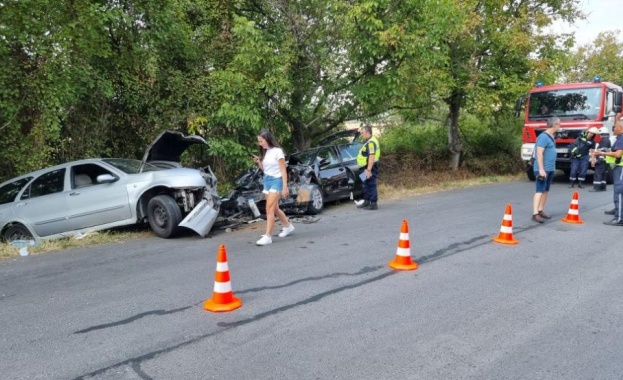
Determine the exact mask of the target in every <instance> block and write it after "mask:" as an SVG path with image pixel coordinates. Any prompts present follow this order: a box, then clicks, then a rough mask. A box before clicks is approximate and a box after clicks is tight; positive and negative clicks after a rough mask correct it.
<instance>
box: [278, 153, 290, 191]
mask: <svg viewBox="0 0 623 380" xmlns="http://www.w3.org/2000/svg"><path fill="white" fill-rule="evenodd" d="M279 169H281V180H282V181H283V190H282V191H281V195H283V196H284V197H287V196H288V195H290V189H288V171H287V170H286V160H285V159H284V158H280V159H279Z"/></svg>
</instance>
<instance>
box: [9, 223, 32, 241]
mask: <svg viewBox="0 0 623 380" xmlns="http://www.w3.org/2000/svg"><path fill="white" fill-rule="evenodd" d="M2 238H3V239H4V241H6V242H9V243H10V242H12V241H15V240H31V239H32V234H31V233H30V231H29V230H28V228H26V227H25V226H23V225H21V224H14V225H12V226H11V227H9V228H7V230H6V231H4V233H3V234H2Z"/></svg>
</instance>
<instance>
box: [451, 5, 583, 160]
mask: <svg viewBox="0 0 623 380" xmlns="http://www.w3.org/2000/svg"><path fill="white" fill-rule="evenodd" d="M457 11H458V12H461V13H462V14H464V15H465V17H464V18H463V20H464V21H463V23H462V25H461V28H460V29H459V30H458V31H456V33H448V34H447V38H446V41H445V45H446V49H445V51H447V52H448V66H447V67H446V70H447V71H446V72H447V75H448V77H449V78H450V82H449V85H450V91H449V94H448V95H447V96H446V97H445V98H444V102H445V103H446V105H447V107H448V117H447V123H448V144H449V150H450V154H451V159H450V167H451V168H452V169H453V170H457V169H458V167H459V163H460V158H461V153H462V150H463V147H462V143H461V139H460V134H459V117H460V112H461V110H462V109H464V108H465V109H467V110H470V111H471V112H473V113H474V114H479V113H483V112H484V113H485V114H490V113H491V112H492V111H493V110H501V109H505V108H506V109H508V108H510V107H509V105H511V104H513V102H512V100H513V98H514V97H516V96H517V94H518V93H520V92H521V89H522V88H523V89H526V87H527V86H528V85H529V82H528V81H527V80H526V76H527V75H528V74H530V73H531V72H532V70H533V67H532V66H531V63H532V62H531V58H530V57H531V55H534V54H535V53H536V52H538V51H539V49H540V48H542V45H540V43H542V42H546V41H548V38H543V35H547V33H545V32H543V28H544V27H546V26H547V25H549V24H550V23H551V22H552V21H553V20H554V19H556V18H562V19H564V20H568V21H573V20H575V19H576V18H578V17H581V16H582V14H581V13H580V12H579V11H578V10H577V4H576V2H575V1H573V0H562V1H560V0H546V1H535V0H528V1H506V0H467V1H464V2H460V3H457ZM565 39H566V36H551V35H550V36H549V40H550V41H551V40H555V41H558V40H560V41H563V40H565Z"/></svg>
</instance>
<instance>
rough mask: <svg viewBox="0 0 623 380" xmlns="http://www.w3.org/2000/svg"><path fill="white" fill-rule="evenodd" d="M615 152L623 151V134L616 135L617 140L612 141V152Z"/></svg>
mask: <svg viewBox="0 0 623 380" xmlns="http://www.w3.org/2000/svg"><path fill="white" fill-rule="evenodd" d="M617 150H623V134H620V135H618V136H617V139H616V140H614V145H612V151H613V152H615V151H617Z"/></svg>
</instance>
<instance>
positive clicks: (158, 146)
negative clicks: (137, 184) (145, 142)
mask: <svg viewBox="0 0 623 380" xmlns="http://www.w3.org/2000/svg"><path fill="white" fill-rule="evenodd" d="M194 144H206V145H207V142H206V141H205V140H204V139H203V137H201V136H197V135H190V136H186V135H184V134H183V133H182V132H175V131H164V132H162V133H161V134H160V135H159V136H158V137H156V139H155V140H154V141H153V142H152V143H151V145H150V146H149V147H148V148H147V150H146V151H145V155H144V156H143V162H144V163H145V162H153V161H160V162H162V161H167V162H176V163H179V162H180V157H181V156H182V153H184V152H185V151H186V149H188V147H189V146H191V145H194Z"/></svg>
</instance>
